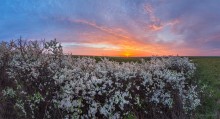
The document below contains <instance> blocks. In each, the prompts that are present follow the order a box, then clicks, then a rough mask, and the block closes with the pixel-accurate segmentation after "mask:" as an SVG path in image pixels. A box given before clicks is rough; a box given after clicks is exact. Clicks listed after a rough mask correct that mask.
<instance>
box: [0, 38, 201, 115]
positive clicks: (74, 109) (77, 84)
mask: <svg viewBox="0 0 220 119" xmlns="http://www.w3.org/2000/svg"><path fill="white" fill-rule="evenodd" d="M0 52H1V54H0V67H1V71H0V73H1V79H0V81H1V85H0V86H2V87H1V88H2V89H1V90H2V92H1V95H3V98H4V99H3V101H4V102H10V101H11V100H13V102H11V103H12V104H13V105H12V109H13V110H16V112H17V113H16V117H17V118H124V117H126V116H128V115H129V114H133V115H134V116H135V117H137V118H178V117H182V118H183V117H185V118H186V117H187V116H190V115H191V114H192V111H193V110H195V108H196V107H197V106H198V105H200V100H199V97H198V89H197V87H196V85H195V84H194V81H193V80H192V79H193V74H194V71H195V66H194V64H193V63H191V62H190V61H189V59H188V58H185V57H183V58H181V57H152V58H151V59H150V60H149V61H145V60H142V61H141V63H136V62H129V63H125V62H123V63H119V62H115V61H110V60H108V59H106V58H103V59H102V60H101V61H98V62H97V61H96V60H95V59H92V58H87V57H83V58H73V57H71V56H70V55H64V54H63V52H62V47H61V45H60V44H59V43H58V42H56V40H53V41H50V42H46V43H39V42H33V41H30V42H27V41H21V40H19V41H17V42H11V43H1V44H0ZM3 75H4V77H3ZM6 82H10V83H6ZM6 106H9V105H6Z"/></svg>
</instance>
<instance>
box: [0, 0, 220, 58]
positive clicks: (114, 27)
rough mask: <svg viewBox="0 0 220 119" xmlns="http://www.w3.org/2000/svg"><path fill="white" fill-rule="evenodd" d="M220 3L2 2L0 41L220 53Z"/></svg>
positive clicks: (146, 52)
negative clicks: (51, 41)
mask: <svg viewBox="0 0 220 119" xmlns="http://www.w3.org/2000/svg"><path fill="white" fill-rule="evenodd" d="M218 4H219V1H218V0H212V1H203V2H201V1H191V0H182V1H176V0H158V1H146V0H137V1H136V0H107V1H105V2H104V1H101V0H70V1H62V0H56V1H54V0H47V1H45V0H38V1H34V0H22V1H20V0H10V1H8V0H2V1H1V3H0V14H1V18H0V32H1V34H0V41H9V40H12V39H14V40H15V39H17V38H19V37H22V38H24V39H29V40H42V39H46V40H52V39H54V38H56V39H57V40H58V41H59V42H61V44H62V46H63V48H64V52H65V53H67V54H69V53H71V54H74V55H92V56H93V55H96V56H123V57H133V56H152V55H160V56H164V55H177V54H178V55H185V56H194V55H196V56H209V55H211V56H218V55H220V36H219V34H220V22H219V21H220V14H219V12H218V11H219V10H220V8H219V6H218ZM18 8H19V9H18Z"/></svg>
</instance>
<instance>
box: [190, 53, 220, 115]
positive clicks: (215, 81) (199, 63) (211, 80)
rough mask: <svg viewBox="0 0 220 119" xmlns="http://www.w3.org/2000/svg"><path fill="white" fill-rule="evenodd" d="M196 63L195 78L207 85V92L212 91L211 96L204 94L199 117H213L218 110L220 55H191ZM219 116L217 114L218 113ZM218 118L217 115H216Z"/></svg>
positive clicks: (219, 101)
mask: <svg viewBox="0 0 220 119" xmlns="http://www.w3.org/2000/svg"><path fill="white" fill-rule="evenodd" d="M191 59H192V60H193V62H195V63H196V67H197V73H196V78H197V80H199V81H201V84H206V85H207V90H206V91H207V92H210V91H211V92H213V94H212V97H211V98H210V97H208V96H207V95H208V94H207V95H205V97H204V98H203V103H202V107H201V108H199V110H198V112H199V113H200V116H199V117H200V118H204V119H206V118H214V117H215V115H217V114H216V113H217V110H218V114H219V112H220V57H191ZM218 116H219V115H218ZM218 118H219V117H218Z"/></svg>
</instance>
